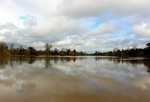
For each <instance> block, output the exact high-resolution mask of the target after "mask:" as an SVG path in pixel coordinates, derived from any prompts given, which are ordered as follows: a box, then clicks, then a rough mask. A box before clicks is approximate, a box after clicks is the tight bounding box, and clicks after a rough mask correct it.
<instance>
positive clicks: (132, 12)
mask: <svg viewBox="0 0 150 102" xmlns="http://www.w3.org/2000/svg"><path fill="white" fill-rule="evenodd" d="M149 5H150V0H44V1H41V0H38V1H37V0H0V41H5V42H6V43H12V42H13V43H15V44H21V45H23V46H26V47H28V46H33V47H35V48H38V49H43V47H44V44H45V43H50V44H52V45H53V46H54V47H57V48H59V49H61V48H70V49H74V48H75V49H77V50H83V51H88V52H91V51H95V50H99V51H108V50H112V49H113V48H116V47H118V48H121V49H122V48H129V47H145V44H146V43H148V42H149V41H150V12H149V10H150V6H149Z"/></svg>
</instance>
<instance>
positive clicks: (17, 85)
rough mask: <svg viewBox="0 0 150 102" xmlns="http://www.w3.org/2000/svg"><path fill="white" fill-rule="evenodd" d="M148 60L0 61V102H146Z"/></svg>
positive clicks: (149, 76) (149, 82)
mask: <svg viewBox="0 0 150 102" xmlns="http://www.w3.org/2000/svg"><path fill="white" fill-rule="evenodd" d="M149 72H150V59H143V58H126V59H121V58H117V57H101V56H99V57H94V56H87V57H30V58H25V57H11V58H6V57H4V58H0V102H150V73H149Z"/></svg>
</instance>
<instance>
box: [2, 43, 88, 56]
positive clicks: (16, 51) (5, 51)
mask: <svg viewBox="0 0 150 102" xmlns="http://www.w3.org/2000/svg"><path fill="white" fill-rule="evenodd" d="M6 55H7V56H38V55H46V56H49V55H53V56H86V55H87V53H86V52H82V51H80V52H78V51H76V50H75V49H74V50H70V49H64V48H63V49H61V50H59V49H57V48H55V49H54V50H52V45H50V44H48V43H46V44H45V48H44V50H36V49H35V48H34V47H28V48H24V47H23V46H22V45H20V46H19V47H17V48H15V47H14V44H13V43H12V44H11V45H10V47H8V46H7V44H6V43H5V42H0V56H6Z"/></svg>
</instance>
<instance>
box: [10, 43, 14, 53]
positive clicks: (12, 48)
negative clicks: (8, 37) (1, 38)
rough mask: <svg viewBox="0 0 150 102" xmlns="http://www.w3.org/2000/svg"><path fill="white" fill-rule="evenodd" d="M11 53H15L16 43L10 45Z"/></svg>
mask: <svg viewBox="0 0 150 102" xmlns="http://www.w3.org/2000/svg"><path fill="white" fill-rule="evenodd" d="M10 53H11V54H13V53H14V44H13V43H12V44H11V45H10Z"/></svg>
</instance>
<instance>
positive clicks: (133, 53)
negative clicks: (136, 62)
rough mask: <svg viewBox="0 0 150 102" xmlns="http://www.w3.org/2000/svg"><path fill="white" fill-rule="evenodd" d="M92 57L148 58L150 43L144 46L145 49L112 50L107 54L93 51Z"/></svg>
mask: <svg viewBox="0 0 150 102" xmlns="http://www.w3.org/2000/svg"><path fill="white" fill-rule="evenodd" d="M92 55H95V56H118V57H150V43H147V44H146V47H145V48H136V47H133V48H131V49H129V48H127V49H125V50H124V49H122V50H120V49H118V48H114V50H113V51H108V52H103V53H102V52H99V51H95V53H93V54H92Z"/></svg>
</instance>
